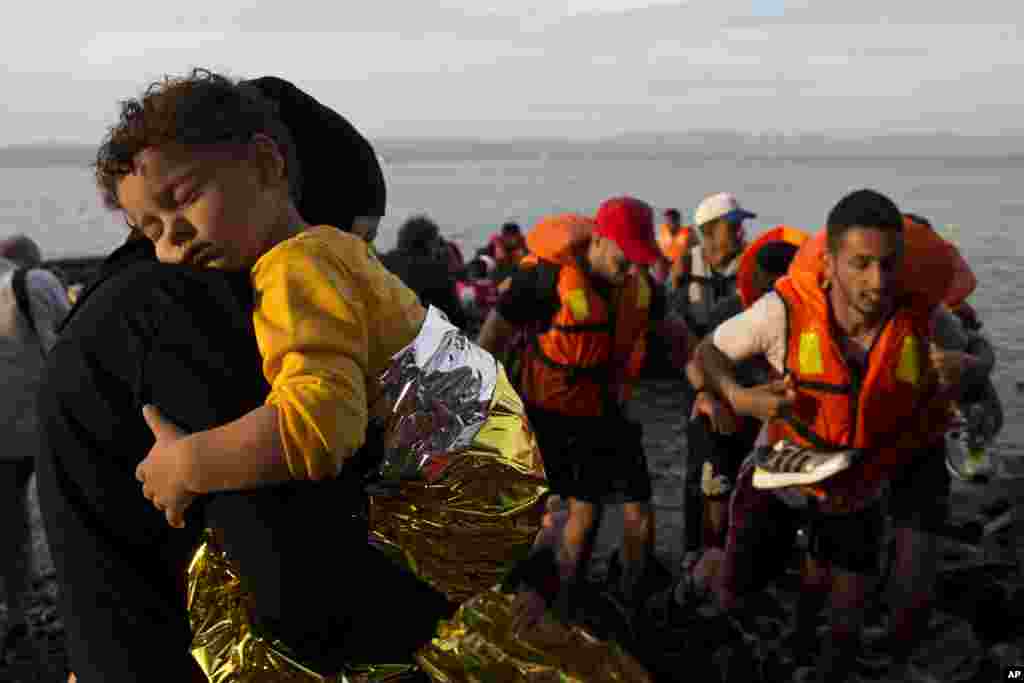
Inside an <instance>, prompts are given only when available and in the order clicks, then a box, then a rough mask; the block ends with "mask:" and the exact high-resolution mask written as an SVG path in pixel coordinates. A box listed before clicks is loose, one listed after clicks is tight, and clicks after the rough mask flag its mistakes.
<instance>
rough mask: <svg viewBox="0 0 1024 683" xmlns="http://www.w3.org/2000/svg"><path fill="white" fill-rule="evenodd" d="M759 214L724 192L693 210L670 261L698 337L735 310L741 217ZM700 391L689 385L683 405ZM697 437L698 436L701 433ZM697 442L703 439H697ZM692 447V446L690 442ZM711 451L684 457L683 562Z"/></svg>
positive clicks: (675, 299)
mask: <svg viewBox="0 0 1024 683" xmlns="http://www.w3.org/2000/svg"><path fill="white" fill-rule="evenodd" d="M756 217H757V216H756V214H754V213H752V212H750V211H747V210H746V209H744V208H743V207H742V206H740V204H739V201H737V199H736V197H735V196H734V195H732V194H730V193H728V192H720V193H718V194H713V195H710V196H708V197H705V198H704V199H703V200H702V201H701V203H700V204H699V205H698V206H697V210H696V211H695V212H694V226H695V227H694V228H693V230H692V231H691V233H692V236H693V237H694V238H696V239H691V240H690V243H689V248H688V250H687V251H686V252H684V253H683V254H682V255H681V256H680V257H679V258H678V259H676V261H675V263H674V264H673V265H672V271H671V273H670V274H669V279H668V282H667V285H668V301H669V305H668V307H669V310H670V311H671V313H672V315H673V316H675V317H679V318H681V319H682V320H683V321H685V323H686V325H687V326H688V328H689V330H690V333H691V334H692V335H694V336H695V337H696V338H698V339H699V338H703V337H704V336H706V335H707V334H709V333H710V332H711V331H712V330H714V328H715V327H716V326H717V325H718V324H719V323H721V322H722V321H723V320H727V319H728V318H730V317H732V315H734V314H735V312H736V311H735V310H733V309H734V308H735V306H734V304H735V303H738V300H737V299H736V292H737V289H736V287H737V282H736V276H737V273H738V271H739V264H740V255H741V254H742V253H743V251H744V249H745V247H746V244H745V240H744V229H743V222H744V221H746V220H748V219H750V218H756ZM695 397H696V392H695V391H693V389H692V387H690V386H687V387H686V390H685V400H684V404H685V411H686V414H687V415H689V413H690V410H689V408H690V405H691V404H692V402H693V401H694V400H695ZM698 441H700V439H699V438H698ZM695 445H696V446H697V447H698V448H699V447H701V446H703V445H704V443H703V442H701V443H698V444H695ZM688 450H689V451H690V452H693V451H694V450H695V449H694V448H689V447H688ZM706 459H707V453H698V454H697V457H690V456H689V455H688V456H687V458H686V468H685V470H684V471H685V475H684V494H683V495H684V502H683V510H684V512H683V514H684V518H683V549H684V558H683V566H684V567H686V566H689V565H691V564H692V563H693V562H694V561H695V560H696V559H697V558H698V557H699V556H700V552H701V546H702V541H703V536H704V533H703V529H704V526H705V524H704V516H703V506H704V496H703V495H702V493H701V480H702V474H703V470H702V467H703V463H704V462H705V460H706Z"/></svg>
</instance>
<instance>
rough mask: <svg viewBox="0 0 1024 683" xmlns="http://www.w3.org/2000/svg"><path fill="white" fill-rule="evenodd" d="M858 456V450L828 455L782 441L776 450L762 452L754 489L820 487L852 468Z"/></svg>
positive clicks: (758, 460)
mask: <svg viewBox="0 0 1024 683" xmlns="http://www.w3.org/2000/svg"><path fill="white" fill-rule="evenodd" d="M858 456H859V451H857V450H855V449H848V450H843V451H831V452H824V451H815V450H811V449H810V448H803V447H801V446H797V445H796V444H794V443H791V442H789V441H780V442H778V443H777V444H775V445H774V446H773V447H772V448H764V449H762V450H760V451H759V452H758V454H757V465H756V467H755V468H754V488H756V489H779V488H784V487H786V486H806V485H808V484H816V483H818V482H819V481H822V480H824V479H828V478H829V477H831V476H832V475H834V474H837V473H839V472H842V471H843V470H845V469H848V468H849V467H850V466H851V465H853V464H854V463H855V462H856V461H857V457H858Z"/></svg>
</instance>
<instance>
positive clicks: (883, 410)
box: [768, 230, 953, 501]
mask: <svg viewBox="0 0 1024 683" xmlns="http://www.w3.org/2000/svg"><path fill="white" fill-rule="evenodd" d="M936 237H937V236H936ZM938 239H940V240H941V238H938ZM825 245H826V239H825V231H824V230H822V231H821V232H820V233H819V234H818V235H816V236H815V237H814V238H813V239H811V240H810V241H808V242H807V243H805V244H804V246H803V247H801V249H800V251H799V252H798V253H797V256H796V258H795V259H794V261H793V264H792V265H791V266H790V269H789V273H788V274H787V275H786V276H784V277H782V278H781V279H780V280H779V281H778V282H777V283H776V285H775V290H776V291H777V292H778V293H779V295H780V296H781V297H782V300H783V301H784V302H785V304H786V313H787V320H788V326H787V352H786V363H785V367H786V371H787V372H789V373H792V376H793V379H794V380H795V385H796V392H797V400H796V402H795V404H794V405H793V407H792V408H791V410H790V411H789V412H788V413H787V415H786V416H785V417H784V418H781V419H777V420H773V421H771V422H770V423H769V424H768V430H769V432H768V436H769V438H770V443H775V442H776V441H778V440H779V439H788V440H791V441H794V442H796V443H798V444H801V445H804V446H809V447H813V448H819V449H838V448H850V447H853V448H859V449H865V453H866V454H865V456H864V457H863V458H862V459H861V460H860V461H859V462H858V463H857V464H856V465H855V466H853V467H851V468H850V469H849V470H847V471H845V472H842V473H840V474H838V475H836V476H835V477H832V478H830V479H827V480H825V481H824V482H822V483H821V484H820V485H819V486H820V488H821V489H823V490H824V491H825V493H826V495H828V496H829V497H834V498H839V499H840V500H842V499H844V498H845V499H849V500H860V501H866V500H870V499H871V498H872V497H873V496H874V495H875V494H877V493H878V492H879V491H880V489H881V485H882V484H883V483H884V482H885V481H886V480H887V479H888V478H889V477H890V476H891V475H892V474H893V472H894V471H895V470H896V468H898V467H900V466H901V465H904V464H906V463H907V462H908V461H909V460H910V459H912V458H914V457H916V456H917V455H918V454H919V452H920V451H921V449H922V448H925V447H928V446H932V445H935V444H936V443H941V440H942V438H943V435H944V433H945V430H946V427H947V425H948V421H949V416H950V412H949V402H948V401H946V400H944V399H941V398H940V397H938V396H937V390H936V383H935V375H934V373H933V372H931V371H930V366H929V365H928V349H929V342H930V340H931V325H930V323H931V314H932V312H933V310H934V308H935V306H937V305H938V304H939V303H941V296H942V292H943V287H942V286H941V285H942V283H943V282H948V278H949V276H951V275H952V270H953V264H952V262H947V264H946V267H945V269H942V268H940V267H939V263H938V261H936V262H934V263H933V264H932V267H931V268H929V269H928V270H927V272H928V273H929V275H931V276H941V275H942V271H943V270H944V272H945V277H946V279H945V280H942V279H940V280H937V281H936V282H933V283H932V284H933V285H936V286H934V287H932V288H931V294H930V295H925V294H924V293H923V292H924V291H925V290H927V289H928V288H927V287H925V286H923V284H924V283H921V286H916V287H915V288H914V289H915V290H917V291H909V292H908V291H906V290H904V291H903V292H901V293H900V294H899V297H900V298H899V300H898V301H899V303H898V306H897V308H896V312H895V313H894V314H893V315H892V317H891V318H890V319H889V320H888V322H886V323H885V326H884V327H883V329H882V331H881V332H880V333H879V335H878V337H877V338H876V340H875V342H874V344H873V346H872V348H871V350H870V352H869V354H868V357H867V364H866V368H864V370H863V375H861V371H860V370H859V369H857V368H855V367H852V366H851V365H850V364H848V363H847V361H846V360H845V358H844V356H843V353H842V351H841V349H840V346H839V342H838V341H837V339H836V337H835V336H834V335H833V329H834V328H833V324H834V323H832V322H831V318H830V314H829V308H828V307H829V304H828V295H827V291H826V290H825V289H824V287H823V285H822V266H823V260H822V255H823V253H824V249H825V248H826V247H825ZM915 247H916V248H917V249H919V250H920V249H923V250H924V252H927V253H934V250H935V248H936V247H937V245H935V244H934V243H932V244H927V243H923V242H921V241H917V242H915ZM928 249H932V250H933V251H932V252H928ZM905 253H906V254H907V256H908V257H909V258H910V259H911V260H910V261H909V262H911V263H916V256H918V255H920V256H925V255H927V253H917V254H915V253H914V252H912V251H909V250H908V251H906V252H905ZM913 270H914V271H915V273H916V272H917V271H916V268H914V269H913Z"/></svg>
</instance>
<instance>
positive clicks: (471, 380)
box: [187, 308, 547, 683]
mask: <svg viewBox="0 0 1024 683" xmlns="http://www.w3.org/2000/svg"><path fill="white" fill-rule="evenodd" d="M378 379H379V388H380V389H381V391H380V393H379V396H380V397H381V398H380V399H379V400H377V401H376V402H375V403H374V405H373V406H372V407H371V420H373V421H374V422H375V424H376V425H378V426H381V427H383V433H384V443H385V449H384V457H383V461H382V464H381V466H380V473H381V475H382V476H383V478H384V481H385V483H386V486H384V487H383V488H382V489H381V490H382V491H383V493H382V494H379V495H373V496H371V498H370V532H371V538H370V541H371V542H373V543H374V544H375V545H377V546H378V547H382V549H385V550H390V551H391V552H390V554H391V555H392V556H393V557H396V559H397V560H399V561H401V562H403V563H404V564H406V565H407V566H408V567H409V568H411V569H412V571H414V572H415V573H416V574H417V575H418V576H420V577H421V578H422V579H423V580H425V581H426V582H428V583H430V584H432V585H433V586H434V587H435V588H437V589H438V590H440V591H442V592H444V593H445V594H447V595H448V596H449V598H450V599H452V600H455V601H461V600H463V599H465V598H468V597H470V596H472V595H474V594H476V593H479V592H481V591H485V590H487V589H488V588H490V587H491V586H493V585H494V584H496V583H497V582H498V581H499V580H500V578H501V576H502V575H503V574H504V573H505V572H506V571H507V570H508V569H509V568H511V566H512V564H514V563H515V562H516V561H517V560H519V559H522V558H523V557H525V556H526V554H527V552H528V550H529V547H530V544H531V543H532V541H533V538H534V536H535V535H536V533H537V531H538V529H539V528H540V517H541V512H542V510H541V496H542V495H543V494H544V493H546V491H547V483H546V480H545V478H544V469H543V464H542V462H541V459H540V453H539V451H538V449H537V445H536V440H535V438H534V436H533V433H532V432H531V430H530V427H529V423H528V422H527V419H526V415H525V410H524V407H523V403H522V401H521V400H520V398H519V396H518V395H517V394H516V392H515V390H514V389H513V388H512V386H511V384H510V383H509V381H508V379H507V377H506V376H505V372H504V369H503V368H502V367H501V365H500V364H498V363H497V362H496V361H495V360H494V358H493V356H491V355H490V354H488V353H487V352H485V351H483V350H482V349H481V348H480V347H478V346H476V345H475V344H473V343H471V342H470V341H469V339H468V338H467V337H466V336H465V335H464V334H463V333H462V332H460V331H458V329H457V328H455V327H454V326H452V325H451V324H450V323H448V322H447V320H445V319H444V317H443V316H442V315H441V314H440V313H439V312H438V311H437V310H436V309H434V308H431V309H430V311H429V312H428V314H427V318H426V320H425V321H424V324H423V328H422V329H421V331H420V333H419V335H418V336H417V338H416V339H415V340H414V341H413V343H412V344H410V345H409V347H407V348H406V349H403V350H402V351H401V352H399V353H398V354H396V355H395V357H394V358H393V359H392V364H391V366H390V367H389V368H388V370H387V371H385V373H383V375H382V376H381V377H380V378H378ZM187 585H188V609H189V617H190V621H191V625H192V633H193V642H192V653H193V656H194V657H195V659H196V661H197V662H199V664H200V666H201V667H202V668H203V671H204V672H205V673H206V675H207V677H208V678H209V679H210V680H211V681H214V682H216V683H228V682H231V683H236V682H237V683H242V682H245V683H258V682H262V681H303V682H310V683H313V682H316V683H321V682H323V681H327V680H336V681H338V682H339V683H340V682H341V681H351V682H352V683H355V682H356V681H397V680H401V678H397V677H396V676H400V675H401V672H402V671H404V670H405V669H407V667H405V668H403V667H401V666H397V667H395V666H388V665H387V663H385V664H379V665H375V666H370V667H363V666H360V667H356V666H353V667H352V668H351V670H350V671H348V672H346V673H345V674H340V675H339V676H337V677H335V678H333V679H326V678H324V677H323V676H321V675H319V674H317V673H316V672H313V671H310V670H309V669H306V668H305V667H303V666H302V665H301V663H299V662H297V661H295V660H294V659H293V658H291V657H289V656H288V653H287V649H286V648H284V647H283V646H282V645H281V644H280V643H276V642H271V641H268V640H267V639H265V638H263V637H261V636H260V635H258V634H256V633H254V632H253V630H252V624H251V621H250V619H249V609H248V606H249V604H250V600H251V597H250V596H249V595H247V594H245V592H244V591H243V590H242V589H241V585H240V583H239V579H238V574H237V570H236V569H234V568H233V565H232V563H231V561H230V558H228V557H226V556H225V554H224V553H223V551H222V550H221V549H220V546H219V545H218V543H217V540H216V538H215V535H214V534H213V532H207V536H206V537H205V539H204V542H203V543H202V545H201V546H200V547H199V549H198V550H197V551H196V553H195V555H194V557H193V561H192V563H191V565H190V567H189V570H188V577H187ZM398 618H400V617H398Z"/></svg>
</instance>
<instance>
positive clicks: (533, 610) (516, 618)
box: [512, 587, 548, 634]
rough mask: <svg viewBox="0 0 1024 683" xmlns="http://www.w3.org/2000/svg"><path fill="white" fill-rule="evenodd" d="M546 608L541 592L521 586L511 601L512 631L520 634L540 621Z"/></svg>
mask: <svg viewBox="0 0 1024 683" xmlns="http://www.w3.org/2000/svg"><path fill="white" fill-rule="evenodd" d="M547 609H548V604H547V602H545V600H544V598H543V597H541V594H540V593H538V592H537V591H535V590H532V589H530V588H525V587H524V588H522V589H520V591H519V592H518V593H516V597H515V599H514V600H513V601H512V632H513V633H517V634H521V633H523V632H524V631H526V630H527V629H531V628H534V627H536V626H537V624H539V623H540V621H541V619H543V618H544V613H545V612H546V611H547Z"/></svg>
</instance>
